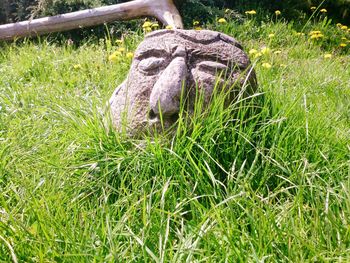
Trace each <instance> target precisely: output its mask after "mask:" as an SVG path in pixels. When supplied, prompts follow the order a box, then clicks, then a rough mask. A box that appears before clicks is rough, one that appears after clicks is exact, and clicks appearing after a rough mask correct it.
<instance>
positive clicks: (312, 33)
mask: <svg viewBox="0 0 350 263" xmlns="http://www.w3.org/2000/svg"><path fill="white" fill-rule="evenodd" d="M318 34H322V32H321V31H319V30H316V31H311V32H310V34H309V35H310V36H311V35H318Z"/></svg>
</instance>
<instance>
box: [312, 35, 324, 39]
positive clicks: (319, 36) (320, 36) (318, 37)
mask: <svg viewBox="0 0 350 263" xmlns="http://www.w3.org/2000/svg"><path fill="white" fill-rule="evenodd" d="M323 37H324V35H323V34H314V35H312V36H311V37H310V38H311V39H316V40H317V39H320V38H323Z"/></svg>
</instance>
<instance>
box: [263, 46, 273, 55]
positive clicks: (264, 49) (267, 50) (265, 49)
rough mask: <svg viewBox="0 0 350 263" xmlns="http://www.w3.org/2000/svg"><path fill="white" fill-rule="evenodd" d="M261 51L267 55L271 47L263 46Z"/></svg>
mask: <svg viewBox="0 0 350 263" xmlns="http://www.w3.org/2000/svg"><path fill="white" fill-rule="evenodd" d="M261 53H262V54H263V55H268V54H270V53H271V49H270V48H268V47H263V48H262V49H261Z"/></svg>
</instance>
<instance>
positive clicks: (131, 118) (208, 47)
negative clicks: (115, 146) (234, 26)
mask: <svg viewBox="0 0 350 263" xmlns="http://www.w3.org/2000/svg"><path fill="white" fill-rule="evenodd" d="M246 80H248V81H247V82H248V83H250V89H247V90H246V91H248V94H249V93H252V92H253V91H254V89H255V88H256V78H255V73H254V71H253V70H250V61H249V59H248V57H247V55H246V54H245V53H244V52H243V50H242V47H241V46H240V45H239V44H238V42H237V41H236V40H235V39H233V38H231V37H229V36H227V35H224V34H222V33H218V32H213V31H207V30H202V31H194V30H175V31H174V30H160V31H156V32H153V33H151V34H149V35H147V36H146V38H145V40H144V41H143V42H142V43H141V44H140V45H139V47H138V48H137V50H136V52H135V57H134V60H133V62H132V65H131V69H130V72H129V74H128V77H127V79H126V80H125V81H124V82H123V83H122V84H121V85H120V86H119V87H118V88H117V89H116V90H115V92H114V93H113V95H112V98H111V99H110V106H111V112H112V120H113V124H114V125H115V126H116V128H117V129H120V128H121V126H122V125H127V129H128V130H129V131H131V133H135V132H140V131H143V130H144V129H147V128H148V127H150V126H155V127H156V128H158V127H160V123H161V122H160V119H161V118H160V114H161V115H162V120H163V125H164V127H165V128H168V127H170V126H171V125H172V124H174V123H175V122H176V120H177V117H178V113H179V110H180V98H181V96H184V97H186V98H187V99H186V103H187V104H188V107H186V108H187V109H189V110H190V111H191V109H193V107H194V105H193V104H194V98H195V96H196V94H197V95H198V91H200V92H201V93H202V96H203V97H204V102H205V103H208V102H209V101H210V98H211V95H212V93H213V89H214V87H215V86H217V87H227V88H229V87H232V86H233V85H235V88H237V87H238V88H241V87H242V86H243V83H244V82H245V81H246ZM124 121H127V122H126V123H124Z"/></svg>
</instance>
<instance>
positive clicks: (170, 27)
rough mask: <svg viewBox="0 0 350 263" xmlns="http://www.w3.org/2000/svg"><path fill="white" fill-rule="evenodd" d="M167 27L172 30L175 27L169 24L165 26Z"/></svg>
mask: <svg viewBox="0 0 350 263" xmlns="http://www.w3.org/2000/svg"><path fill="white" fill-rule="evenodd" d="M165 29H169V30H172V29H173V27H172V26H171V25H167V26H166V27H165Z"/></svg>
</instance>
